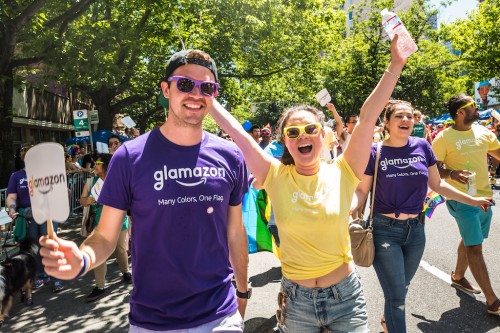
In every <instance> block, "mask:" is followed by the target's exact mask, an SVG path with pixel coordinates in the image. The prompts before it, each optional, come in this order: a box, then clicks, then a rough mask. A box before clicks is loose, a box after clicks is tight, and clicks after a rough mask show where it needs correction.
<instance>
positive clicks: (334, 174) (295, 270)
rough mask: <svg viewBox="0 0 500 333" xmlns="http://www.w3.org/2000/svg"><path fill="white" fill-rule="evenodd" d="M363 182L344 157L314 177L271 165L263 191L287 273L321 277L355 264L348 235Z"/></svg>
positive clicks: (297, 276) (291, 276)
mask: <svg viewBox="0 0 500 333" xmlns="http://www.w3.org/2000/svg"><path fill="white" fill-rule="evenodd" d="M359 182H360V180H359V179H358V178H357V177H356V176H355V175H354V173H353V171H352V169H351V167H350V166H349V165H348V164H347V163H346V162H345V161H344V159H343V157H342V156H340V157H339V158H337V159H336V160H334V162H333V163H332V164H327V163H324V162H322V163H321V166H320V170H319V172H318V173H317V174H315V175H313V176H303V175H300V174H298V173H297V171H296V170H295V166H294V165H283V164H280V165H279V166H274V165H272V166H271V168H270V169H269V173H268V174H267V177H266V181H265V182H264V188H265V189H266V191H267V193H268V195H269V197H270V198H271V201H272V203H273V209H274V216H275V219H276V225H277V226H278V230H279V234H280V250H281V265H282V271H283V275H284V276H285V277H286V278H287V279H291V280H304V279H312V278H318V277H320V276H323V275H325V274H328V273H329V272H331V271H332V270H334V269H336V268H338V267H339V266H340V265H342V264H343V263H347V262H349V261H351V260H352V255H351V245H350V238H349V231H348V222H349V209H350V205H351V199H352V196H353V194H354V190H355V189H356V186H357V185H358V184H359Z"/></svg>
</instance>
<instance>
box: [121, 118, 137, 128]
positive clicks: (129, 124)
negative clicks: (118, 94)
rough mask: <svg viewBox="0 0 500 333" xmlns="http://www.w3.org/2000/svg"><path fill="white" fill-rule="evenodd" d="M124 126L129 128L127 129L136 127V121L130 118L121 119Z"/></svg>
mask: <svg viewBox="0 0 500 333" xmlns="http://www.w3.org/2000/svg"><path fill="white" fill-rule="evenodd" d="M121 121H122V123H123V125H125V126H127V128H132V127H135V125H136V124H135V121H133V120H132V118H130V117H129V116H126V117H123V118H122V119H121Z"/></svg>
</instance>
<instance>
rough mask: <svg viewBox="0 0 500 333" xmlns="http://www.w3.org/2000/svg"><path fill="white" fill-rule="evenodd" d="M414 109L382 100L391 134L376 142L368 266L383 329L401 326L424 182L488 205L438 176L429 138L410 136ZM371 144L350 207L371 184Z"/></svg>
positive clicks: (418, 247) (417, 250)
mask: <svg viewBox="0 0 500 333" xmlns="http://www.w3.org/2000/svg"><path fill="white" fill-rule="evenodd" d="M413 113H414V109H413V108H412V106H411V104H410V103H409V102H405V101H393V100H391V101H389V103H388V104H387V106H386V108H385V117H384V118H385V119H384V123H385V126H386V128H387V130H388V131H389V134H390V135H389V138H387V139H386V140H384V141H383V142H382V143H381V144H382V147H381V152H380V160H379V165H378V174H377V179H376V182H377V184H376V189H375V200H374V204H373V235H374V243H375V260H374V262H373V267H374V268H375V272H376V273H377V276H378V279H379V281H380V285H381V287H382V290H383V292H384V297H385V306H384V316H382V320H381V324H382V326H384V330H385V331H386V332H397V333H404V332H406V321H405V298H406V292H407V290H408V286H409V284H410V281H411V279H412V278H413V275H414V274H415V272H416V271H417V268H418V265H419V263H420V259H421V258H422V254H423V252H424V246H425V232H424V223H423V222H421V220H420V219H419V213H421V212H422V208H423V202H424V199H425V197H426V194H427V189H428V187H430V188H431V189H432V190H433V191H435V192H437V193H440V194H442V195H445V196H446V197H447V198H449V199H453V200H457V201H460V202H464V203H466V204H468V205H472V206H481V207H482V208H483V209H485V208H487V207H488V206H489V205H490V202H489V201H488V200H486V198H473V197H471V196H469V195H467V194H464V193H462V192H460V191H458V190H456V189H455V188H454V187H452V186H450V185H448V184H447V183H446V182H445V181H441V178H440V176H439V172H438V169H437V166H436V162H437V160H436V156H434V153H433V152H432V149H431V146H430V144H429V143H428V142H427V141H425V140H424V139H421V138H416V137H410V134H411V133H412V131H413V125H414V118H413ZM376 150H377V144H373V145H372V151H371V155H370V160H369V162H368V166H367V168H366V171H365V175H364V176H363V178H362V181H361V183H360V184H359V185H358V188H357V189H356V192H355V194H354V198H353V202H352V205H351V211H352V212H356V211H358V209H359V208H360V207H362V205H363V203H364V202H365V200H366V198H367V195H368V192H369V191H370V190H371V187H372V181H373V174H374V169H375V154H376ZM422 221H423V219H422Z"/></svg>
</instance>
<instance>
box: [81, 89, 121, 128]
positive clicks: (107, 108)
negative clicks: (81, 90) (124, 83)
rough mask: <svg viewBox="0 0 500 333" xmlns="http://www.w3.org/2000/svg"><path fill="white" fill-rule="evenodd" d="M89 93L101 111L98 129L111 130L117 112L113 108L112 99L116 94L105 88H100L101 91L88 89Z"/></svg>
mask: <svg viewBox="0 0 500 333" xmlns="http://www.w3.org/2000/svg"><path fill="white" fill-rule="evenodd" d="M87 93H88V95H89V96H90V98H91V99H92V101H93V102H94V104H95V106H96V108H97V111H99V125H98V129H105V130H108V131H111V130H112V129H113V116H114V115H115V113H116V112H114V110H113V109H112V108H111V101H112V100H113V98H114V97H115V96H114V94H110V93H108V92H107V91H105V89H100V90H99V91H87ZM110 95H112V96H110Z"/></svg>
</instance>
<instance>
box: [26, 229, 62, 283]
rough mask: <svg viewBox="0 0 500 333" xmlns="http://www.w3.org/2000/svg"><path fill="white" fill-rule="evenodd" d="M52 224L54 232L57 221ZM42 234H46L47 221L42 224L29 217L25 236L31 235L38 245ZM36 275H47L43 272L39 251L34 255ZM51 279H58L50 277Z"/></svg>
mask: <svg viewBox="0 0 500 333" xmlns="http://www.w3.org/2000/svg"><path fill="white" fill-rule="evenodd" d="M52 225H53V227H54V232H55V231H57V226H58V224H57V222H52ZM43 235H47V222H44V223H42V224H38V223H36V222H35V220H33V219H30V221H29V222H28V230H27V232H26V236H27V237H31V238H33V239H35V240H36V244H37V245H38V246H40V237H42V236H43ZM35 259H36V276H37V278H44V277H47V274H46V273H45V271H44V269H43V265H42V256H40V253H37V255H36V258H35ZM52 281H54V282H55V281H59V280H58V279H55V278H52Z"/></svg>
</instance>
